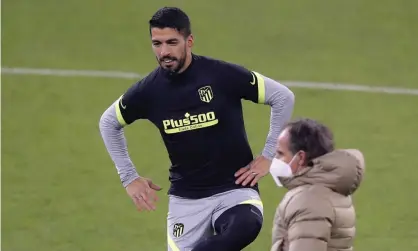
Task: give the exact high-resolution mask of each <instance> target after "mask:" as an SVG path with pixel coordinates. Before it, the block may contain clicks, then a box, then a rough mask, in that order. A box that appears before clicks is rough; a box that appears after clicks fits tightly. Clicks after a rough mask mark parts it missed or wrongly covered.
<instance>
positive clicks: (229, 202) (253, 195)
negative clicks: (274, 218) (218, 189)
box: [212, 188, 263, 227]
mask: <svg viewBox="0 0 418 251" xmlns="http://www.w3.org/2000/svg"><path fill="white" fill-rule="evenodd" d="M215 196H216V197H215V198H216V199H217V200H218V202H219V204H218V205H217V208H216V210H215V212H214V215H213V217H212V227H214V226H215V221H216V220H217V219H218V218H219V216H221V215H222V214H223V213H224V212H225V211H227V210H228V209H230V208H232V207H234V206H237V205H242V204H250V205H253V206H254V207H256V208H258V210H260V212H255V211H257V210H255V211H254V217H262V218H263V202H262V201H261V198H260V196H259V194H258V193H257V191H255V190H253V189H251V188H241V189H234V190H231V191H228V192H225V193H221V194H218V195H215ZM260 213H261V215H260Z"/></svg>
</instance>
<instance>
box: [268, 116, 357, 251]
mask: <svg viewBox="0 0 418 251" xmlns="http://www.w3.org/2000/svg"><path fill="white" fill-rule="evenodd" d="M276 150H277V153H276V156H275V158H274V160H273V161H272V164H271V167H270V174H271V176H272V177H273V179H274V180H275V182H276V184H277V185H278V186H279V187H284V188H285V189H287V190H288V191H287V193H286V194H285V196H284V197H283V199H282V201H281V202H280V204H279V206H278V208H277V210H276V215H275V218H274V224H273V236H272V247H271V251H299V250H310V251H331V250H351V248H353V241H354V238H355V233H356V231H355V230H356V229H355V223H356V215H355V209H354V205H353V202H352V198H351V196H352V195H353V193H354V192H355V191H356V190H357V189H358V187H359V185H360V183H361V181H362V179H363V175H364V170H365V161H364V156H363V154H362V153H361V152H360V151H359V150H357V149H335V148H334V138H333V134H332V132H331V130H330V129H329V128H328V127H327V126H325V125H323V124H321V123H319V122H317V121H315V120H312V119H299V120H295V121H292V122H290V123H289V124H288V125H287V126H286V127H285V129H284V130H283V131H282V133H281V134H280V136H279V139H278V144H277V149H276Z"/></svg>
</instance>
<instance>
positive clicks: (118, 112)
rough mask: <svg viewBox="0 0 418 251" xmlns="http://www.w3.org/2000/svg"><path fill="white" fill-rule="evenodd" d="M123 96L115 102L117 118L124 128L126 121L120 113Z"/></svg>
mask: <svg viewBox="0 0 418 251" xmlns="http://www.w3.org/2000/svg"><path fill="white" fill-rule="evenodd" d="M121 99H122V96H121V97H120V98H119V99H118V101H117V102H115V110H116V118H117V119H118V121H119V123H120V124H121V125H122V126H126V122H125V119H123V116H122V113H121V112H120V107H119V102H120V101H121Z"/></svg>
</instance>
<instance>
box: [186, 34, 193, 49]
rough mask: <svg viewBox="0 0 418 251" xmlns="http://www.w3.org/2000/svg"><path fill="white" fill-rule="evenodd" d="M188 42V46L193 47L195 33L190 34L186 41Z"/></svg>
mask: <svg viewBox="0 0 418 251" xmlns="http://www.w3.org/2000/svg"><path fill="white" fill-rule="evenodd" d="M186 43H187V46H188V47H189V48H191V47H193V44H194V37H193V34H190V35H189V36H188V37H187V41H186Z"/></svg>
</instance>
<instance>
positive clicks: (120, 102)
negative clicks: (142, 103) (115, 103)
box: [119, 98, 126, 110]
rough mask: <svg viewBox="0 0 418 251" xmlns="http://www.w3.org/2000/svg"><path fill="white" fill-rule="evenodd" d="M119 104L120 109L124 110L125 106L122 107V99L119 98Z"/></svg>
mask: <svg viewBox="0 0 418 251" xmlns="http://www.w3.org/2000/svg"><path fill="white" fill-rule="evenodd" d="M119 104H120V106H121V107H122V109H124V110H125V109H126V105H125V106H124V105H123V104H122V98H120V100H119Z"/></svg>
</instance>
